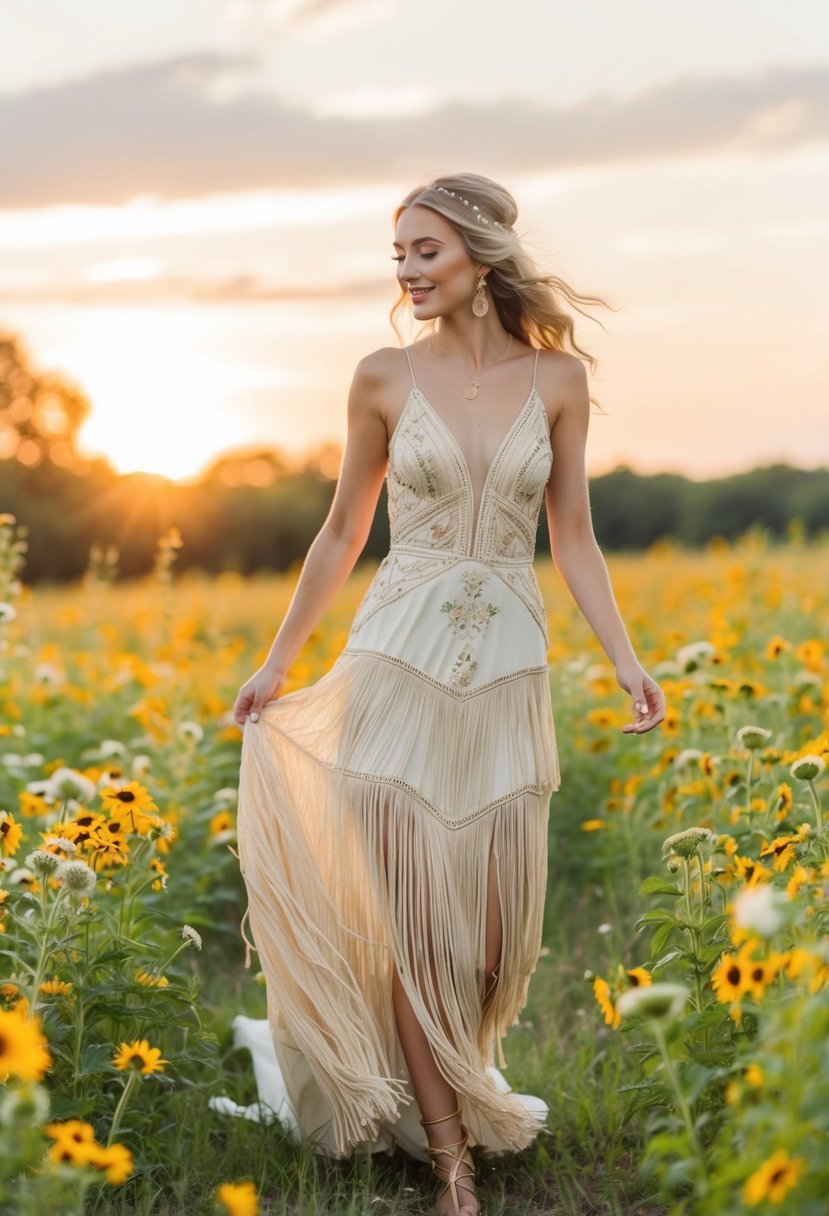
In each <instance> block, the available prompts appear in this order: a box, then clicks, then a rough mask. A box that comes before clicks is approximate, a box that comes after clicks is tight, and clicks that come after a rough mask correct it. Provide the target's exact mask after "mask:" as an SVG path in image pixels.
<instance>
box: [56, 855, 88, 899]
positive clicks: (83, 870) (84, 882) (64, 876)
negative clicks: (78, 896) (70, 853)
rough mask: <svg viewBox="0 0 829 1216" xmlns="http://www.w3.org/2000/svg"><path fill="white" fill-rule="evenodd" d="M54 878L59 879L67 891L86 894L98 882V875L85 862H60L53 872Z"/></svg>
mask: <svg viewBox="0 0 829 1216" xmlns="http://www.w3.org/2000/svg"><path fill="white" fill-rule="evenodd" d="M55 877H56V878H58V879H60V881H61V882H62V883H63V885H64V887H66V890H67V891H81V892H82V893H84V894H87V893H88V892H89V891H91V890H92V888H93V887H94V886H95V883H96V882H97V881H98V875H97V874H96V873H95V871H94V870H93V869H92V867H91V866H88V865H87V864H86V862H85V861H74V860H72V861H62V862H61V863H60V865H59V866H58V868H57V870H56V871H55Z"/></svg>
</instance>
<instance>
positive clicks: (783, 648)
mask: <svg viewBox="0 0 829 1216" xmlns="http://www.w3.org/2000/svg"><path fill="white" fill-rule="evenodd" d="M791 648H792V644H791V642H788V641H787V640H786V639H785V638H783V637H781V636H780V635H779V634H777V633H776V634H774V636H773V637H770V638H769V640H768V642H767V643H766V650H765V654H766V658H767V659H779V658H780V656H781V654H785V653H786V652H787V651H789V650H791Z"/></svg>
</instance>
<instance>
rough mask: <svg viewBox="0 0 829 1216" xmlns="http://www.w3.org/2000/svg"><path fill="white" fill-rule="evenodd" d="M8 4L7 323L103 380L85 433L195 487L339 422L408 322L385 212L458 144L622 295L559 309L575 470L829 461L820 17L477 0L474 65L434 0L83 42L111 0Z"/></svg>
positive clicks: (588, 280) (297, 454)
mask: <svg viewBox="0 0 829 1216" xmlns="http://www.w3.org/2000/svg"><path fill="white" fill-rule="evenodd" d="M9 5H10V13H9V20H8V21H7V24H6V28H7V34H8V36H7V39H6V43H5V46H4V49H3V52H0V54H2V56H3V58H2V63H3V69H4V70H3V73H2V77H0V79H2V82H3V83H2V87H0V118H2V119H4V120H5V121H0V157H2V159H3V160H4V163H7V164H13V165H14V166H15V172H14V173H10V174H7V175H5V177H4V179H3V180H2V181H0V328H2V329H4V330H8V331H10V332H12V333H15V334H19V335H20V337H21V338H22V340H23V341H24V344H25V346H26V348H27V349H28V350H29V351H30V352H31V355H32V361H33V363H34V364H35V365H36V366H37V367H38V368H39V369H42V370H43V371H54V372H56V373H59V374H62V375H63V376H65V377H66V378H67V379H70V380H72V381H73V382H74V383H76V384H77V385H78V387H79V388H81V389H82V390H83V391H84V392H85V393H86V394H87V395H88V396H89V398H90V400H91V402H92V414H91V417H90V418H89V419H88V420H87V421H86V422H85V423H84V424H83V426H82V428H81V431H80V436H79V442H80V446H81V448H82V449H83V451H84V453H86V454H88V455H90V456H92V455H94V454H95V453H101V454H102V455H104V456H106V458H107V459H108V460H110V462H111V463H112V464H113V465H114V466H115V467H116V469H117V470H118V471H120V472H125V473H126V472H129V471H131V470H136V469H137V470H144V471H148V472H159V473H162V474H165V475H167V476H168V477H169V478H171V479H172V480H174V481H178V482H186V481H187V480H188V479H192V478H193V477H197V476H198V474H199V471H200V470H202V469H204V468H205V467H206V466H207V465H208V464H209V463H210V462H211V461H212V460H214V459H215V458H216V457H217V456H219V455H220V454H221V453H223V452H225V451H228V450H231V449H233V448H234V447H238V446H239V445H244V444H266V445H272V446H275V447H279V448H281V449H283V450H284V451H286V452H287V453H289V454H290V456H291V457H292V458H301V456H302V455H303V454H304V453H306V452H307V451H308V450H310V449H314V448H316V447H319V446H320V445H322V444H325V443H331V442H334V443H338V444H340V445H341V444H342V443H343V441H344V439H345V401H346V396H347V391H348V385H349V382H350V379H351V375H352V372H353V368H354V366H355V364H356V362H357V361H358V360H359V359H360V358H361V357H362V356H363V355H365V354H366V353H368V351H370V350H372V349H375V348H377V347H379V346H384V345H392V344H394V343H395V338H394V335H393V333H392V331H391V329H390V327H389V325H388V320H387V312H388V308H389V307H390V306H391V304H392V302H393V299H394V296H395V284H394V277H393V269H392V266H391V262H390V261H389V260H388V259H389V256H390V254H391V252H392V249H391V236H392V233H391V214H392V211H393V209H394V206H395V205H396V204H397V202H398V201H399V200H400V198H401V197H402V196H403V194H404V193H405V192H406V191H407V190H408V189H409V188H410V187H411V186H412V185H413V184H415V183H417V182H418V181H424V180H428V179H429V178H431V177H433V176H434V175H436V174H437V173H440V172H446V171H452V170H453V169H457V168H458V167H460V168H462V169H467V170H470V169H472V170H474V171H477V172H482V173H484V174H486V175H488V176H492V177H494V178H496V180H500V181H503V183H504V184H505V185H506V186H507V187H508V188H509V189H510V190H511V191H512V192H513V193H514V195H515V196H516V199H517V201H518V204H519V213H520V214H519V222H518V228H519V231H521V232H522V233H523V234H525V239H526V243H527V245H528V247H529V250H530V252H531V253H532V254H533V255H534V256H535V258H536V260H537V261H538V262H539V263H540V264H541V265H542V266H543V267H544V268H545V269H548V270H549V271H550V272H552V273H554V274H557V275H559V276H560V277H561V278H563V279H564V280H565V282H567V283H568V284H569V285H570V286H572V287H573V288H574V289H575V290H576V291H578V292H582V293H584V294H595V295H598V296H601V297H603V298H604V299H606V300H607V301H608V303H609V304H610V305H611V308H612V310H613V311H610V310H604V309H596V310H594V312H593V316H594V318H595V319H596V320H597V321H598V322H599V323H598V324H594V323H593V322H591V321H589V320H587V319H586V318H584V317H581V316H579V314H578V313H576V314H575V319H576V335H577V339H578V340H579V342H580V343H581V345H583V346H584V347H586V348H587V349H588V350H589V351H591V353H593V354H594V355H595V356H596V358H597V360H598V366H597V371H596V375H595V376H591V379H590V388H591V392H592V394H593V395H594V396H595V397H597V398H598V399H599V400H600V401H601V402H602V405H603V406H604V408H605V410H606V411H607V413H606V414H605V415H601V414H599V413H598V412H597V411H594V412H593V414H592V417H591V425H590V432H589V436H588V446H587V465H588V471H589V473H590V475H591V476H600V475H601V474H602V473H603V472H605V471H608V470H609V469H611V468H613V467H616V466H618V465H619V464H626V465H628V466H630V467H631V468H632V469H634V470H635V471H637V472H639V473H641V474H649V473H657V472H663V471H675V472H676V473H677V474H679V475H682V476H686V477H689V478H691V479H696V480H707V479H710V478H714V477H722V476H731V475H734V474H735V473H736V472H737V471H738V470H740V469H750V468H753V467H756V466H757V465H767V464H769V463H780V462H784V463H790V464H792V465H793V466H795V467H801V468H810V467H822V466H823V464H825V463H827V462H829V438H827V437H826V428H825V426H824V413H825V401H826V399H827V392H829V367H827V365H826V361H825V360H822V361H820V362H818V360H817V358H816V357H815V352H816V351H819V350H821V349H824V348H825V346H826V340H827V327H828V326H829V321H828V320H827V316H826V310H825V302H824V298H823V297H824V294H825V286H824V279H825V276H824V275H821V274H820V252H821V251H822V250H824V249H825V248H826V246H827V237H829V218H827V216H826V213H825V208H822V207H821V206H820V205H819V202H818V200H819V199H820V198H822V197H824V196H825V195H826V194H827V193H829V124H827V122H826V115H827V112H829V110H827V106H826V98H827V97H829V9H828V8H825V7H823V6H819V5H817V4H816V3H814V2H813V0H793V2H792V4H791V5H789V6H787V9H786V12H785V14H782V13H781V12H780V10H779V6H776V5H773V4H772V3H771V2H770V0H758V3H757V4H756V5H754V6H752V10H751V15H750V20H748V21H747V20H746V11H745V6H744V5H742V4H741V3H739V2H738V0H724V3H720V4H716V5H715V4H714V3H713V2H709V3H703V4H702V5H700V6H697V8H696V9H695V10H694V14H693V20H691V19H690V18H687V19H686V18H685V17H684V15H683V14H679V13H677V12H675V11H668V10H666V9H665V8H664V7H662V8H659V7H655V6H654V5H653V4H652V3H650V2H649V0H631V3H630V4H629V5H627V6H626V7H625V10H624V12H622V11H620V10H619V9H618V6H616V5H614V4H613V3H612V0H585V3H584V5H583V6H580V7H579V9H578V10H577V11H571V10H566V11H565V10H564V9H563V8H560V7H559V6H556V5H550V6H543V7H540V6H538V5H537V4H536V3H535V0H516V4H515V5H514V6H513V9H512V10H511V18H512V21H511V24H510V26H509V27H508V28H507V29H506V30H505V29H504V28H503V22H500V21H498V20H495V18H498V17H499V15H500V13H501V10H500V8H498V7H497V6H496V5H495V4H494V0H480V4H479V7H478V8H477V9H476V12H477V13H478V14H479V15H480V16H481V20H480V21H479V22H476V23H474V24H469V23H466V25H465V26H464V31H463V35H464V39H465V43H464V45H465V47H468V51H469V53H468V54H465V55H464V56H463V57H462V59H461V60H458V58H457V55H456V53H453V47H454V46H455V45H456V44H455V41H454V39H453V35H454V33H455V32H456V25H455V14H453V13H451V12H447V11H446V10H445V8H444V7H442V6H441V5H440V4H439V3H438V0H423V2H422V4H421V5H419V6H418V7H417V10H416V11H415V10H412V9H411V8H409V7H407V6H405V5H403V4H402V3H401V2H400V0H200V4H199V6H198V8H196V7H194V6H190V5H187V6H183V7H182V8H181V9H177V10H176V11H174V12H173V13H172V14H171V13H169V12H168V11H167V9H166V8H165V7H164V5H163V3H162V0H147V3H146V4H145V5H143V6H141V9H140V10H129V11H126V12H122V13H119V15H118V19H117V22H116V23H115V25H112V23H111V20H109V21H108V23H107V24H106V29H107V36H106V38H104V37H103V36H101V37H99V38H92V39H90V38H89V37H88V29H90V28H100V29H103V28H104V25H96V14H97V16H99V17H100V18H101V21H103V19H104V17H105V16H107V15H108V16H109V17H110V18H111V13H109V8H108V6H107V5H106V4H105V0H87V5H86V11H87V16H88V22H86V23H84V26H83V28H82V27H81V26H80V24H79V23H78V22H77V21H76V20H75V19H74V16H73V12H72V11H71V10H66V11H64V10H61V9H56V8H55V7H54V6H53V5H51V4H50V0H9ZM489 15H491V16H492V17H493V21H489V20H487V19H486V18H487V17H488V16H489ZM596 28H599V29H601V30H602V31H603V34H604V37H603V38H602V39H599V40H597V39H595V37H594V36H593V33H594V31H595V29H596ZM426 29H429V30H430V31H431V33H430V36H429V37H428V38H426V37H425V35H424V33H423V31H424V30H426ZM527 29H532V30H533V31H534V34H535V35H537V36H534V37H533V38H531V39H526V38H525V37H523V35H524V34H525V33H526V30H527ZM680 34H681V37H679V36H678V35H680ZM821 34H823V35H824V36H823V37H821V36H820V35H821ZM415 52H416V55H417V62H418V70H417V73H416V79H417V84H416V85H415V86H412V85H408V84H401V83H400V79H401V73H400V70H399V69H400V62H401V56H402V57H403V59H404V62H405V59H406V56H407V55H408V54H411V53H415ZM480 62H487V63H497V65H498V66H497V72H485V73H483V74H481V73H480V72H479V70H478V68H477V66H476V65H477V64H479V63H480ZM321 65H324V74H323V72H322V70H321ZM407 75H408V74H407V73H404V77H406V76H407ZM44 166H48V171H46V170H45V169H44ZM568 311H572V310H570V309H568ZM407 337H408V335H407Z"/></svg>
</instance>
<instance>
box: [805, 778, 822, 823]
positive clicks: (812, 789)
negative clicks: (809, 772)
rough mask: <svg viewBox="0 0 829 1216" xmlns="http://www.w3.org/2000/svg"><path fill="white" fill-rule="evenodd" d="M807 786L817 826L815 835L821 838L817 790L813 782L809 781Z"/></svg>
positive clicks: (820, 818) (820, 815)
mask: <svg viewBox="0 0 829 1216" xmlns="http://www.w3.org/2000/svg"><path fill="white" fill-rule="evenodd" d="M807 784H808V786H809V793H810V794H811V796H812V803H813V805H814V808H815V824H816V826H817V834H818V836H822V835H823V815H822V814H821V810H820V798H819V797H818V795H817V790H816V789H815V783H814V781H809V782H808V783H807Z"/></svg>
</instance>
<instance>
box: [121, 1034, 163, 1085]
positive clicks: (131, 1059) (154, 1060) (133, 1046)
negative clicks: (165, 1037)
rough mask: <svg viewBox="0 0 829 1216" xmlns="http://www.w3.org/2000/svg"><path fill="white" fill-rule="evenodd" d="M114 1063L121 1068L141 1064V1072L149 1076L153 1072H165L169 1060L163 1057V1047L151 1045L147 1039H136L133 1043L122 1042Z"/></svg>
mask: <svg viewBox="0 0 829 1216" xmlns="http://www.w3.org/2000/svg"><path fill="white" fill-rule="evenodd" d="M112 1062H113V1064H114V1065H115V1067H116V1068H120V1069H121V1070H123V1069H125V1068H134V1067H136V1065H140V1069H141V1073H142V1074H143V1075H144V1076H147V1075H148V1074H149V1073H152V1072H164V1065H165V1064H169V1063H170V1061H169V1060H162V1059H161V1048H160V1047H150V1044H149V1043H148V1042H147V1040H146V1039H135V1040H134V1041H133V1042H132V1043H122V1044H121V1047H120V1049H119V1051H118V1052H116V1054H115V1056H114V1057H113V1061H112Z"/></svg>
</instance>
